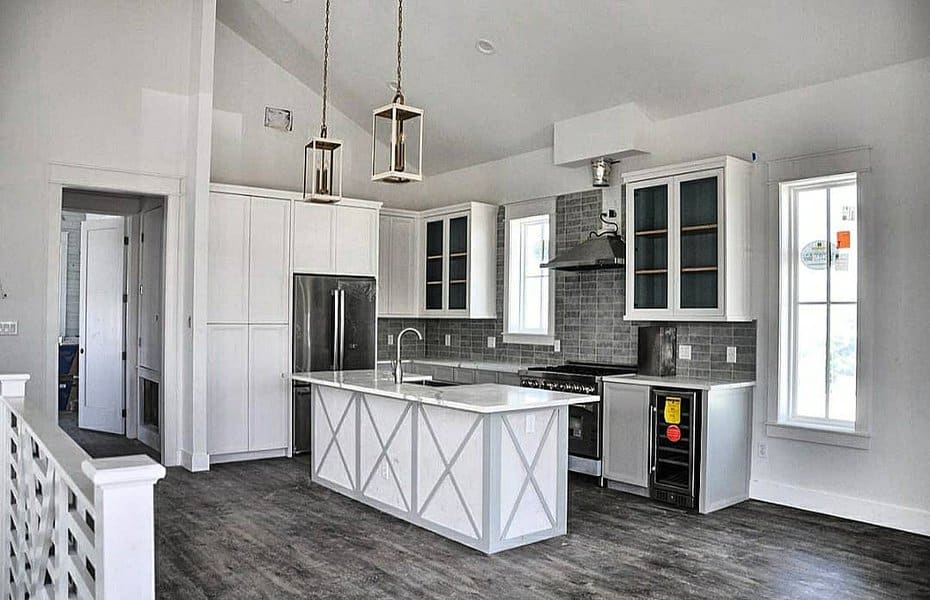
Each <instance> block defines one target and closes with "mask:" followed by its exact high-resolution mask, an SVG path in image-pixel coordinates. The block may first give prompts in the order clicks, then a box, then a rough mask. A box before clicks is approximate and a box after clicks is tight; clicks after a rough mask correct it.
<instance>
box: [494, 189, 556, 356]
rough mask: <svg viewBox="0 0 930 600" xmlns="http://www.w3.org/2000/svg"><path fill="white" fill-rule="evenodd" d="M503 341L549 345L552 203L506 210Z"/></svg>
mask: <svg viewBox="0 0 930 600" xmlns="http://www.w3.org/2000/svg"><path fill="white" fill-rule="evenodd" d="M505 214H506V221H505V234H504V246H505V253H506V254H505V256H506V260H505V283H506V287H505V300H504V341H505V342H508V343H528V344H551V343H552V341H553V340H552V334H553V323H554V315H553V290H554V285H553V281H552V278H551V277H550V276H549V269H544V268H542V267H540V264H542V263H545V262H547V261H548V260H549V250H550V248H551V245H552V243H551V242H552V232H553V228H554V222H555V203H554V201H551V200H548V201H532V202H522V203H519V204H516V205H509V206H507V207H506V208H505Z"/></svg>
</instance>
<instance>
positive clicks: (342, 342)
mask: <svg viewBox="0 0 930 600" xmlns="http://www.w3.org/2000/svg"><path fill="white" fill-rule="evenodd" d="M345 358H346V291H345V290H339V370H340V371H342V370H343V368H344V366H345Z"/></svg>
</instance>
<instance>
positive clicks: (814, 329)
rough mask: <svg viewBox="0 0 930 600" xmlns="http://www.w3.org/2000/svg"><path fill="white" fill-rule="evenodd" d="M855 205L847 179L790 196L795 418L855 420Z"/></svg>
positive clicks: (792, 409) (853, 189)
mask: <svg viewBox="0 0 930 600" xmlns="http://www.w3.org/2000/svg"><path fill="white" fill-rule="evenodd" d="M857 208H858V205H857V189H856V184H855V183H850V182H848V181H846V182H841V183H838V184H827V185H822V186H818V187H811V188H806V189H796V190H795V191H794V193H793V194H792V213H793V218H792V225H793V227H792V229H793V235H792V242H793V245H794V246H795V251H794V253H793V255H792V264H791V269H792V270H793V271H794V278H793V279H794V294H793V295H794V298H793V300H792V302H793V307H792V315H793V318H792V321H793V323H792V330H793V336H792V337H793V339H794V343H793V353H794V356H793V357H792V360H793V365H794V366H793V369H792V372H793V374H794V375H793V383H792V396H793V397H792V398H791V402H790V414H791V416H792V418H800V419H802V420H804V419H809V420H815V421H840V422H845V423H854V422H855V420H856V357H857V323H856V319H857V308H858V305H857V302H856V301H857V297H858V293H857V281H858V280H857V270H858V260H857V251H856V249H857V243H858V240H857V230H856V212H857Z"/></svg>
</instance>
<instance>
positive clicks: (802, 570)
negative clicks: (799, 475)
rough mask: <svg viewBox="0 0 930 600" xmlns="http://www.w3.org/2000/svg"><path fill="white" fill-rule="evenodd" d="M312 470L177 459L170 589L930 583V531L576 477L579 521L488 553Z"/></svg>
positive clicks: (847, 594) (634, 593)
mask: <svg viewBox="0 0 930 600" xmlns="http://www.w3.org/2000/svg"><path fill="white" fill-rule="evenodd" d="M91 437H93V436H91ZM124 441H127V440H125V439H124ZM92 442H93V441H92V440H91V441H90V443H92ZM309 472H310V462H309V459H308V457H306V456H301V457H297V458H294V459H275V460H266V461H258V462H248V463H238V464H226V465H216V466H214V467H213V468H212V469H211V471H210V472H208V473H189V472H187V471H185V470H183V469H180V468H172V469H169V470H168V476H167V477H166V479H165V480H164V481H161V482H159V483H158V484H157V486H156V488H155V522H156V569H157V596H158V597H159V598H166V599H175V598H177V599H184V600H194V599H198V598H494V599H498V598H500V599H517V598H528V599H529V598H532V599H548V598H553V599H554V598H578V599H580V598H831V599H832V598H857V599H858V598H930V540H928V539H927V538H925V537H921V536H917V535H913V534H907V533H903V532H899V531H894V530H891V529H885V528H881V527H875V526H872V525H865V524H862V523H855V522H852V521H846V520H843V519H837V518H833V517H828V516H824V515H819V514H814V513H808V512H804V511H799V510H795V509H790V508H785V507H781V506H775V505H771V504H766V503H763V502H755V501H750V502H745V503H743V504H741V505H739V506H736V507H733V508H729V509H726V510H723V511H720V512H717V513H714V514H712V515H704V516H701V515H694V514H690V513H687V512H684V511H681V510H678V509H675V508H670V507H665V506H662V505H659V504H656V503H654V502H651V501H648V500H646V499H642V498H638V497H636V496H630V495H627V494H621V493H618V492H614V491H611V490H605V489H601V488H598V487H596V486H595V485H593V484H592V483H591V481H590V480H589V479H586V478H582V477H572V478H571V481H570V486H569V493H570V497H569V515H568V516H569V521H568V529H569V534H568V535H567V536H564V537H562V538H556V539H553V540H548V541H545V542H541V543H538V544H533V545H530V546H526V547H523V548H518V549H516V550H510V551H507V552H503V553H501V554H498V555H495V556H491V557H487V556H484V555H483V554H480V553H479V552H476V551H474V550H471V549H469V548H466V547H464V546H461V545H459V544H456V543H454V542H451V541H448V540H445V539H443V538H441V537H439V536H437V535H434V534H432V533H429V532H427V531H424V530H421V529H419V528H417V527H414V526H413V525H409V524H407V523H404V522H403V521H400V520H398V519H395V518H393V517H390V516H388V515H385V514H382V513H380V512H378V511H376V510H374V509H371V508H368V507H366V506H363V505H361V504H358V503H356V502H354V501H352V500H349V499H347V498H344V497H342V496H340V495H339V494H336V493H334V492H331V491H329V490H327V489H325V488H323V487H321V486H318V485H315V484H313V483H311V482H310V476H309Z"/></svg>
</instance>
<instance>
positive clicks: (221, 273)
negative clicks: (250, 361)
mask: <svg viewBox="0 0 930 600" xmlns="http://www.w3.org/2000/svg"><path fill="white" fill-rule="evenodd" d="M290 210H291V209H290V202H287V201H284V200H278V199H271V198H262V197H251V196H245V195H241V194H220V193H211V194H210V235H209V241H208V249H207V271H208V277H207V280H208V284H207V322H208V323H251V322H260V323H286V322H287V320H288V312H289V306H290V299H289V292H288V290H289V286H290V262H289V256H290Z"/></svg>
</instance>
